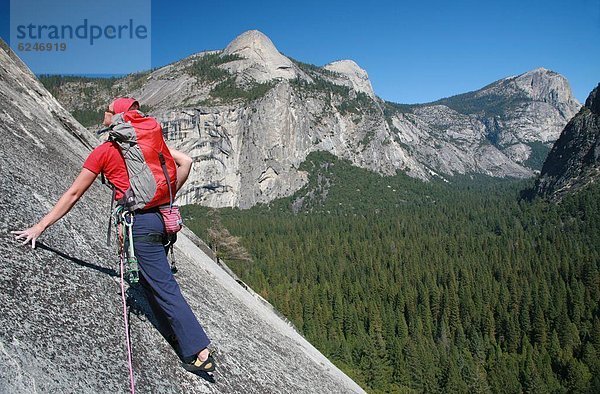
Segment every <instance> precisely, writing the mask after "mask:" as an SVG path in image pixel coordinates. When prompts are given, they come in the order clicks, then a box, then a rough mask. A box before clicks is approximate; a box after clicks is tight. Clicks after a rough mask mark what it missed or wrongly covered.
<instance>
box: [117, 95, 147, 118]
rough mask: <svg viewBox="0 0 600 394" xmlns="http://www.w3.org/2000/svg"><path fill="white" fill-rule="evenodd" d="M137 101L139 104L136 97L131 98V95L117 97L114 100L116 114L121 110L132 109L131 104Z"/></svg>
mask: <svg viewBox="0 0 600 394" xmlns="http://www.w3.org/2000/svg"><path fill="white" fill-rule="evenodd" d="M135 103H137V104H138V106H139V105H140V104H139V103H138V101H137V100H136V99H134V98H131V97H119V98H116V99H115V100H114V101H113V102H112V107H113V111H114V113H115V114H120V113H121V112H127V111H129V109H131V106H132V105H133V104H135Z"/></svg>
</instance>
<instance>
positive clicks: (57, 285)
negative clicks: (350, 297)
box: [0, 45, 363, 393]
mask: <svg viewBox="0 0 600 394" xmlns="http://www.w3.org/2000/svg"><path fill="white" fill-rule="evenodd" d="M3 48H4V49H0V65H1V67H0V117H1V122H0V133H1V135H2V140H3V143H2V144H0V155H1V157H2V161H1V165H0V190H1V193H0V217H1V220H0V229H1V231H0V235H1V237H2V242H0V252H1V254H2V256H3V259H2V264H1V265H0V392H1V393H40V392H43V393H47V392H60V393H123V392H128V391H129V383H128V382H129V378H128V369H127V355H126V352H125V347H124V327H123V324H124V320H123V315H122V305H121V296H120V294H119V293H120V286H119V283H118V278H117V272H116V269H117V267H118V264H117V260H118V259H117V255H116V252H115V250H114V248H112V247H111V248H109V247H106V246H105V240H106V227H105V226H106V223H107V220H108V211H109V206H108V203H109V198H110V197H109V195H110V193H109V192H108V190H107V189H106V188H105V187H103V186H101V185H100V184H99V183H97V184H95V185H93V186H92V187H91V189H90V190H89V191H88V193H86V195H85V196H84V197H83V198H82V199H81V200H80V201H79V203H78V204H76V205H75V207H74V208H73V210H72V211H71V212H70V213H69V214H68V215H67V216H66V217H64V218H63V219H61V220H60V221H59V222H57V223H56V224H55V225H54V226H52V227H51V228H49V229H48V230H47V231H46V232H45V233H44V234H43V236H42V238H41V239H40V241H41V245H40V246H39V247H38V248H36V249H35V250H32V249H31V248H30V247H22V246H20V245H19V243H17V242H15V241H14V240H13V236H12V235H11V234H10V233H9V231H10V230H13V229H23V228H26V227H27V226H29V225H31V224H33V223H35V222H36V221H37V220H39V219H40V217H42V216H43V215H44V214H45V213H46V212H47V211H48V210H49V209H50V208H51V207H52V205H53V204H54V203H55V202H56V201H57V199H58V198H59V197H60V195H61V194H62V193H63V192H64V191H65V190H66V189H67V188H68V187H69V186H70V183H71V182H72V180H73V179H74V177H75V176H76V174H77V173H78V172H79V171H80V169H81V164H82V161H83V160H84V159H85V157H86V156H87V154H88V153H89V151H90V149H91V146H93V145H95V144H97V141H96V140H95V137H94V136H93V135H91V134H90V133H88V132H87V131H86V130H85V129H83V128H82V127H81V126H79V125H78V124H77V123H76V122H75V121H74V119H73V118H72V117H71V115H70V114H68V113H67V112H66V111H65V110H64V109H62V108H61V107H60V105H59V104H58V103H57V102H56V100H55V99H54V98H53V97H52V96H50V94H49V93H48V92H47V91H45V90H44V88H43V87H42V86H41V85H40V84H39V83H38V82H37V81H36V80H35V78H34V77H33V75H32V74H31V73H30V72H29V71H28V70H27V69H26V68H25V67H24V66H23V65H22V64H20V63H19V62H18V60H17V59H11V58H10V56H9V55H8V54H7V52H6V51H5V47H4V45H3ZM266 176H267V177H268V176H272V174H271V173H269V174H267V175H266ZM176 245H177V247H176V250H175V255H176V258H177V261H178V267H179V272H178V274H177V278H178V281H179V283H180V286H181V288H182V291H183V293H184V295H185V297H186V298H187V300H188V302H189V304H190V306H191V308H192V309H193V310H194V312H195V313H196V315H197V316H198V317H199V319H200V321H201V322H202V323H203V325H204V326H205V328H206V330H207V333H208V334H209V336H210V337H211V339H212V341H213V346H214V347H215V348H217V350H218V353H217V360H218V362H219V365H220V366H219V369H218V371H217V373H216V383H209V382H207V381H205V380H204V379H202V378H200V377H198V376H196V375H193V374H190V373H188V372H186V371H185V370H183V369H182V368H181V367H180V366H179V360H178V358H177V356H176V355H175V353H174V352H173V350H172V349H171V348H170V347H169V345H168V344H167V342H166V341H165V340H164V339H163V338H162V337H161V335H160V334H159V332H158V331H157V330H156V329H155V328H154V327H153V324H152V322H153V321H154V317H153V316H152V314H151V312H150V311H149V308H148V305H147V304H146V302H145V298H144V297H143V295H142V294H141V292H140V291H139V290H136V289H131V290H130V291H129V294H130V295H131V297H132V299H133V300H134V304H135V305H136V308H134V309H133V311H135V310H139V311H140V312H141V315H140V316H139V317H138V316H136V315H135V314H133V313H132V314H131V316H130V317H131V335H132V342H133V368H134V374H135V380H136V387H137V391H138V392H140V393H242V392H243V393H266V392H281V393H298V392H318V393H332V392H340V393H341V392H343V393H348V392H363V391H362V390H361V389H360V387H358V386H357V385H356V384H355V383H354V382H352V381H351V380H350V379H349V378H348V377H346V376H345V375H344V374H343V373H341V372H340V371H339V370H338V369H337V368H335V367H334V366H333V365H332V364H331V363H330V362H329V361H328V360H327V359H326V358H325V357H324V356H323V355H321V354H320V353H319V352H318V351H317V350H316V349H315V348H314V347H312V346H311V345H310V344H309V343H308V342H307V341H306V340H304V339H303V338H302V337H301V336H300V335H299V334H298V333H296V332H295V331H294V330H293V328H292V327H291V326H290V325H289V324H287V323H286V322H285V321H284V320H282V319H281V318H279V317H278V316H277V314H276V313H275V312H274V310H273V309H272V308H271V307H270V306H269V305H268V304H267V303H266V302H265V301H264V300H262V299H260V297H259V296H257V295H255V294H253V293H251V292H250V291H247V290H245V289H244V288H243V287H242V286H240V285H239V284H238V283H237V282H236V281H235V280H234V279H233V278H232V277H231V276H229V275H228V274H227V273H226V272H225V271H224V270H223V269H222V268H221V267H220V266H219V265H217V264H216V263H215V262H214V261H213V260H211V259H210V258H209V257H208V256H207V255H206V254H205V253H204V252H203V250H202V249H201V248H200V247H199V246H198V245H200V246H202V245H201V242H200V241H199V240H198V239H196V238H195V237H194V236H193V235H192V234H190V233H189V232H187V231H185V232H184V233H183V234H181V236H180V240H179V241H178V242H177V244H176Z"/></svg>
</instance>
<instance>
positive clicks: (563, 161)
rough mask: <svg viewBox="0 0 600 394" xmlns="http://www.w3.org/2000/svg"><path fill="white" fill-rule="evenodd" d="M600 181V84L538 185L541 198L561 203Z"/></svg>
mask: <svg viewBox="0 0 600 394" xmlns="http://www.w3.org/2000/svg"><path fill="white" fill-rule="evenodd" d="M599 178H600V84H599V85H598V86H597V87H596V88H595V89H594V90H593V91H592V92H591V93H590V95H589V97H588V99H587V100H586V102H585V106H584V107H583V108H582V109H581V110H580V111H579V113H578V114H577V115H576V116H575V117H574V118H573V119H572V120H571V121H570V122H569V123H568V124H567V126H566V127H565V129H564V130H563V132H562V134H561V135H560V138H559V139H558V140H557V141H556V143H555V144H554V147H553V148H552V151H551V152H550V154H549V155H548V158H547V159H546V162H545V163H544V167H543V168H542V173H541V175H540V178H539V180H538V181H537V184H536V189H537V193H538V195H540V196H542V197H545V198H549V199H551V200H560V199H561V198H562V197H563V196H564V195H565V194H567V193H570V192H574V191H576V190H578V189H581V188H583V187H585V186H586V185H588V184H589V183H592V182H596V181H598V179H599Z"/></svg>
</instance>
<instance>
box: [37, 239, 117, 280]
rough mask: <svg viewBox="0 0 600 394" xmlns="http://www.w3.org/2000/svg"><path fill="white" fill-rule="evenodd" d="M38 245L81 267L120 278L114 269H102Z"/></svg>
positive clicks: (41, 244) (38, 245)
mask: <svg viewBox="0 0 600 394" xmlns="http://www.w3.org/2000/svg"><path fill="white" fill-rule="evenodd" d="M36 245H37V247H39V248H40V249H44V250H47V251H49V252H52V253H55V254H57V255H59V256H60V257H62V258H64V259H67V260H70V261H72V262H74V263H75V264H77V265H80V266H82V267H86V268H91V269H93V270H96V271H98V272H101V273H103V274H106V275H108V276H112V277H117V276H118V275H117V271H115V270H114V269H112V268H106V267H101V266H99V265H96V264H92V263H88V262H87V261H83V260H81V259H78V258H77V257H73V256H70V255H68V254H66V253H65V252H61V251H60V250H56V249H54V248H52V247H50V246H48V245H45V244H43V243H41V242H38V243H37V244H36Z"/></svg>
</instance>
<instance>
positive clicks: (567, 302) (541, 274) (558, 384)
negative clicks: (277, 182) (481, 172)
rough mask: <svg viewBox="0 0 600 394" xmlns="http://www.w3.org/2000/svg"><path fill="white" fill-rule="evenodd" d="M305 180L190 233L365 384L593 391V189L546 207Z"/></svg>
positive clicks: (597, 234) (409, 183) (388, 184)
mask: <svg viewBox="0 0 600 394" xmlns="http://www.w3.org/2000/svg"><path fill="white" fill-rule="evenodd" d="M303 169H305V170H308V171H309V172H310V173H311V177H310V182H309V184H308V185H307V186H306V187H305V188H304V189H301V190H300V191H298V192H297V193H296V194H295V195H294V196H292V197H290V198H287V199H283V200H277V201H275V202H274V203H272V204H270V205H268V206H266V205H263V206H257V207H254V208H252V209H250V210H245V211H241V210H237V209H221V210H218V211H215V210H210V209H208V208H204V207H199V206H188V207H185V209H184V212H185V214H186V217H187V219H186V220H187V224H188V226H190V227H191V228H192V229H193V230H194V231H196V232H197V233H199V234H200V235H201V236H202V237H203V238H204V239H207V240H209V241H210V242H211V243H212V246H213V247H214V248H216V249H218V253H219V254H220V255H221V257H222V258H224V259H225V260H226V261H227V263H228V264H229V265H230V266H231V267H232V268H233V270H234V271H235V272H236V273H237V274H238V275H239V276H240V277H241V278H242V280H244V281H245V282H247V283H248V284H249V285H250V286H251V287H252V288H253V289H254V290H256V291H257V292H259V293H260V294H261V295H263V296H264V297H265V298H266V299H268V300H269V301H270V302H271V303H273V304H274V305H275V306H276V307H277V308H278V309H279V311H281V312H282V313H283V314H284V315H286V316H287V317H289V319H290V320H291V321H293V323H294V324H295V325H296V327H297V328H298V329H299V330H300V331H301V332H302V333H303V334H304V335H305V336H306V337H307V338H308V339H309V340H310V341H311V342H312V343H313V344H315V345H316V346H317V347H318V348H319V349H320V350H321V351H323V352H324V354H326V355H327V356H328V357H329V358H330V359H331V360H333V361H334V362H335V363H336V364H338V365H339V366H340V367H342V369H344V370H345V371H346V372H347V373H349V374H350V375H351V377H353V378H354V379H355V380H356V381H357V382H359V383H360V384H361V385H362V386H363V387H364V388H365V389H367V390H368V391H370V392H409V391H412V390H415V391H417V392H421V391H425V392H490V391H491V392H521V391H526V392H582V393H585V392H590V393H591V392H600V361H599V360H600V309H599V302H600V187H599V186H597V185H595V186H592V187H589V188H587V189H586V190H584V191H582V192H580V193H578V194H576V195H572V196H569V197H567V198H565V199H564V200H563V202H562V203H561V204H560V205H556V204H551V203H547V202H544V201H540V200H536V201H525V200H521V199H520V198H519V195H520V191H521V190H523V189H524V188H525V187H527V186H529V185H527V184H525V183H524V182H523V181H511V180H497V179H488V178H477V179H468V178H462V179H456V178H454V179H450V182H449V183H447V182H444V181H441V180H438V181H432V182H429V183H421V182H419V181H415V180H413V179H410V178H408V177H406V176H404V175H397V176H395V177H387V178H386V177H380V176H378V175H376V174H373V173H370V172H368V171H366V170H361V169H358V168H356V167H352V166H351V165H350V164H349V163H347V162H344V161H340V160H338V159H336V158H335V157H333V156H331V155H327V154H321V153H317V154H311V155H309V157H308V159H307V161H306V162H305V163H304V164H303ZM228 231H229V232H230V233H231V234H232V235H233V236H238V237H240V238H239V243H240V244H241V247H239V246H236V245H235V243H236V239H235V238H234V237H233V236H229V234H228ZM224 235H225V236H224ZM225 238H227V239H225ZM243 248H245V249H246V250H247V251H248V252H249V255H250V257H251V259H252V260H251V261H249V259H248V258H247V257H248V256H244V253H243Z"/></svg>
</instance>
